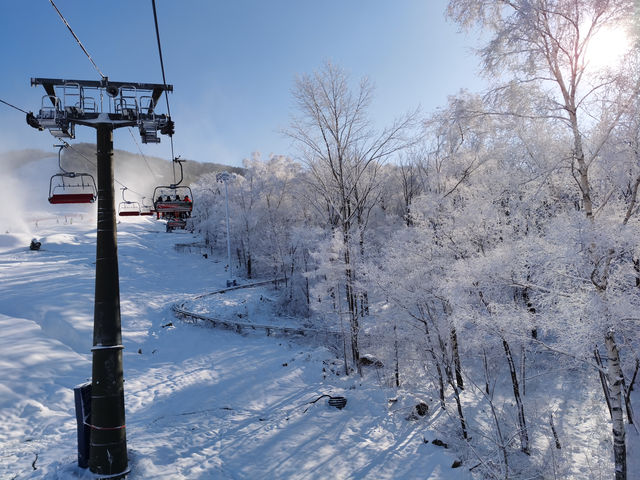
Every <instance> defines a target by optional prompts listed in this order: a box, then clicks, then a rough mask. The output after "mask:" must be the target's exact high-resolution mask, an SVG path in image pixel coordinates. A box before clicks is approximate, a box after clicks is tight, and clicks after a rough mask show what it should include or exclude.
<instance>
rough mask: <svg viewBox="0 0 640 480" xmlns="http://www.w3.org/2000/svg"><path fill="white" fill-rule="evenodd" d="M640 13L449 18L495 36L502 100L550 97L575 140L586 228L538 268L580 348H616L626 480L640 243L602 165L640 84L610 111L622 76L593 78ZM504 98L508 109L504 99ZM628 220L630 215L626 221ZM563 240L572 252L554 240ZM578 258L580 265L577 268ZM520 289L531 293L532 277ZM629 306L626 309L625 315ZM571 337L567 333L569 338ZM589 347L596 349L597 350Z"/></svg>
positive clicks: (553, 114) (616, 397)
mask: <svg viewBox="0 0 640 480" xmlns="http://www.w3.org/2000/svg"><path fill="white" fill-rule="evenodd" d="M633 13H634V4H633V2H632V1H630V0H618V1H616V0H611V1H601V0H535V1H528V0H516V1H508V2H506V1H502V0H483V1H480V2H478V1H474V0H451V1H450V2H449V14H450V15H451V16H452V17H453V18H454V19H455V20H456V21H457V22H458V23H459V24H460V25H462V26H465V27H470V26H474V25H478V26H479V27H481V28H482V29H483V30H484V31H485V32H489V34H490V35H491V37H490V39H489V41H488V42H487V44H486V45H485V46H484V47H483V48H482V49H481V55H482V60H483V68H484V70H485V71H486V72H487V73H490V74H491V75H493V76H494V78H496V79H497V80H498V81H500V82H503V84H502V85H498V86H497V87H498V88H496V90H494V92H500V93H501V94H503V93H505V92H507V94H508V92H509V90H510V89H512V88H515V89H520V87H521V86H522V85H525V84H526V85H529V86H531V87H534V88H537V90H538V92H540V95H539V96H538V101H537V102H536V103H537V110H538V112H537V113H536V114H535V116H536V117H545V118H548V119H550V120H551V119H555V120H556V122H555V123H556V125H557V126H558V127H560V128H564V129H565V131H566V132H567V135H566V136H567V139H568V140H569V139H570V141H569V142H568V143H567V146H566V147H565V148H564V149H563V150H564V151H562V150H561V151H559V152H558V154H559V155H560V156H561V157H564V158H566V159H567V163H568V166H569V167H570V172H571V174H572V176H573V178H574V179H575V183H576V185H577V187H578V190H579V202H578V203H577V205H578V206H579V208H580V209H581V211H582V213H583V215H584V218H585V219H586V223H584V222H582V221H580V219H579V218H576V216H575V215H571V214H567V215H564V216H559V217H556V218H555V219H554V221H553V222H549V223H548V224H547V225H550V224H554V227H555V228H554V230H548V229H545V232H544V233H546V235H543V236H542V237H541V240H542V244H546V246H547V249H544V248H543V251H542V253H543V256H542V257H538V258H537V260H538V261H537V263H538V264H540V259H545V258H546V259H548V260H551V259H552V258H553V259H554V260H555V261H554V262H553V263H552V265H553V267H554V268H553V269H551V270H546V271H545V272H548V274H547V275H546V276H545V275H541V276H545V278H544V279H542V278H541V279H540V280H543V281H541V284H539V285H538V286H539V288H543V289H547V290H548V292H547V293H550V292H553V293H556V295H549V296H551V297H554V299H555V300H557V302H556V303H555V306H556V307H558V306H560V305H561V306H563V307H564V308H571V307H578V308H576V310H575V313H576V314H577V315H579V317H580V318H579V319H575V320H574V322H576V323H578V324H581V325H582V328H581V329H580V331H578V332H576V331H575V330H574V333H575V334H576V335H579V337H578V338H573V339H572V340H573V342H576V341H577V342H582V341H584V340H586V339H587V338H598V337H599V338H601V339H602V340H603V341H604V343H605V345H606V348H607V352H608V357H609V362H608V368H607V377H608V382H607V385H605V388H606V389H607V396H608V397H609V400H610V403H611V414H612V415H611V416H612V428H613V450H614V458H615V472H616V478H617V479H625V478H626V460H625V457H626V453H625V428H624V420H623V411H622V405H621V398H622V395H621V379H622V378H624V376H623V372H622V370H621V369H620V367H619V365H620V363H619V361H617V357H618V353H617V345H616V343H615V334H616V333H620V332H622V331H624V325H623V323H624V322H621V319H622V318H624V317H625V316H628V315H629V314H630V312H631V311H632V310H629V308H630V307H632V304H633V303H634V302H633V298H632V297H631V296H630V295H629V291H628V279H625V278H624V274H622V275H619V273H621V272H624V271H626V270H628V269H629V262H628V260H625V258H628V257H629V250H630V249H632V248H633V245H632V243H630V242H629V241H628V239H629V238H630V237H628V235H632V236H633V234H631V230H630V229H629V228H624V226H622V225H620V224H618V225H616V220H615V216H613V217H612V216H610V215H605V214H604V212H605V210H604V206H605V205H607V204H608V202H609V200H610V198H611V197H610V195H611V194H610V193H609V192H612V191H615V190H616V189H617V187H618V185H616V184H615V183H614V184H612V183H610V182H607V181H606V180H605V178H604V177H603V176H602V172H603V169H602V168H597V165H598V163H599V162H602V161H603V160H604V159H603V157H602V154H603V147H604V146H605V144H607V142H608V141H610V140H611V138H612V137H611V132H612V130H613V129H614V128H615V127H616V125H618V123H619V121H620V119H621V117H622V115H623V114H624V112H625V111H626V110H627V109H628V108H629V106H630V104H631V101H632V99H634V98H635V97H636V96H637V94H638V85H639V83H638V78H637V77H636V78H635V79H634V80H632V81H631V82H629V85H628V87H629V88H627V89H626V90H625V91H621V92H619V93H620V95H618V96H617V97H616V98H615V101H608V102H607V101H606V100H607V99H609V100H611V98H610V97H608V95H609V92H610V88H609V87H610V86H611V85H613V84H614V83H615V81H616V76H610V75H609V76H601V75H597V72H595V70H594V69H593V68H592V67H593V61H592V60H593V58H592V57H591V56H590V49H591V48H593V47H592V46H593V45H594V44H595V42H597V38H598V35H599V34H601V32H603V31H604V30H605V29H606V28H618V29H619V28H627V27H628V26H629V22H630V21H631V19H632V18H633ZM508 82H509V83H508ZM494 98H496V99H498V100H499V101H502V99H501V98H500V97H499V96H497V95H496V96H494ZM511 98H512V99H517V97H515V96H511ZM595 100H597V102H596V101H595ZM502 106H504V103H502ZM498 113H508V114H511V115H521V112H520V111H519V110H518V109H511V108H508V109H503V110H502V111H501V112H498ZM594 119H595V121H594ZM625 211H628V210H623V212H619V213H622V214H624V212H625ZM626 225H628V223H627V224H626ZM558 232H561V233H560V235H561V236H562V240H563V241H562V242H560V238H558V237H557V236H556V235H554V234H557V233H558ZM611 232H615V234H614V235H611ZM567 240H570V241H569V242H567ZM547 242H551V244H549V243H547ZM551 245H553V246H554V247H559V246H568V248H566V249H564V252H565V253H566V254H571V255H570V257H568V256H567V255H565V256H563V257H558V256H556V255H554V254H553V253H551V251H550V250H549V249H548V248H549V247H550V246H551ZM568 258H570V259H571V260H570V261H567V260H568ZM543 261H544V260H543ZM548 265H549V266H550V264H548ZM518 281H519V282H522V283H523V284H527V281H525V280H524V278H522V276H521V278H520V279H519V280H518ZM530 286H533V285H530ZM560 286H561V288H558V287H560ZM549 296H547V298H548V297H549ZM578 299H579V300H578ZM576 300H578V302H579V303H578V302H576ZM623 305H624V307H625V308H624V309H621V308H620V307H621V306H623ZM561 310H562V309H561ZM557 313H558V314H559V315H558V318H562V319H566V318H567V310H564V311H559V312H557ZM560 323H561V322H560ZM565 324H566V323H565ZM566 335H567V331H566V330H565V331H564V335H563V338H567V337H566ZM587 344H591V346H592V347H595V345H593V343H592V342H587Z"/></svg>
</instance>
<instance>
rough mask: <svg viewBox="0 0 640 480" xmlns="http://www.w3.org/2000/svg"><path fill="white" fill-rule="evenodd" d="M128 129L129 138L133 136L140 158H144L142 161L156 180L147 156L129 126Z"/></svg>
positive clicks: (156, 177) (156, 176)
mask: <svg viewBox="0 0 640 480" xmlns="http://www.w3.org/2000/svg"><path fill="white" fill-rule="evenodd" d="M128 130H129V133H130V134H131V138H133V142H134V143H135V144H136V147H138V151H139V152H140V155H142V159H143V160H144V163H145V164H146V165H147V168H148V169H149V171H150V172H151V175H153V178H155V179H156V181H158V175H156V172H154V171H153V169H152V168H151V165H149V160H147V157H146V156H145V154H144V152H143V151H142V148H140V144H139V143H138V140H137V139H136V136H135V135H134V134H133V130H131V127H129V128H128Z"/></svg>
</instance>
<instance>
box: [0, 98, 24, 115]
mask: <svg viewBox="0 0 640 480" xmlns="http://www.w3.org/2000/svg"><path fill="white" fill-rule="evenodd" d="M0 102H2V103H4V104H5V105H9V106H10V107H11V108H15V109H16V110H19V111H20V112H22V113H26V114H28V113H29V112H27V111H26V110H23V109H21V108H19V107H16V106H15V105H12V104H10V103H9V102H5V101H4V100H2V99H1V98H0Z"/></svg>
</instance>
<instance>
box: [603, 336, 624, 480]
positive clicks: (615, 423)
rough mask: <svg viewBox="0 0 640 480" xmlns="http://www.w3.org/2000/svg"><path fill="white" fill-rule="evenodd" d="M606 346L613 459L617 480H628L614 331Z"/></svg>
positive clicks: (620, 371)
mask: <svg viewBox="0 0 640 480" xmlns="http://www.w3.org/2000/svg"><path fill="white" fill-rule="evenodd" d="M605 344H606V346H607V354H608V357H609V364H608V368H607V378H608V380H609V391H610V392H611V428H612V430H613V458H614V462H615V471H616V480H626V479H627V449H626V439H625V431H624V415H623V411H622V378H623V377H622V368H621V367H620V357H619V355H618V346H617V345H616V341H615V338H614V337H613V331H611V330H609V331H608V332H607V334H606V335H605Z"/></svg>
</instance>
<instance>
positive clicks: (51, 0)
mask: <svg viewBox="0 0 640 480" xmlns="http://www.w3.org/2000/svg"><path fill="white" fill-rule="evenodd" d="M49 2H50V3H51V5H52V6H53V8H55V10H56V12H58V15H59V16H60V18H61V19H62V21H63V22H64V24H65V25H66V26H67V28H68V29H69V31H70V32H71V35H73V38H75V39H76V42H78V45H80V48H81V49H82V51H83V52H84V54H85V55H86V56H87V58H88V59H89V61H90V62H91V63H92V65H93V67H94V68H95V69H96V71H97V72H98V73H99V74H100V76H101V77H102V79H103V80H105V79H106V78H107V77H105V75H104V74H103V73H102V72H101V71H100V69H99V68H98V65H96V62H94V61H93V58H91V55H89V52H87V49H86V48H84V45H82V42H81V41H80V39H79V38H78V36H77V35H76V34H75V32H74V31H73V29H72V28H71V25H69V22H67V20H66V19H65V18H64V17H63V16H62V13H61V12H60V10H58V7H56V4H55V3H53V0H49Z"/></svg>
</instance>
